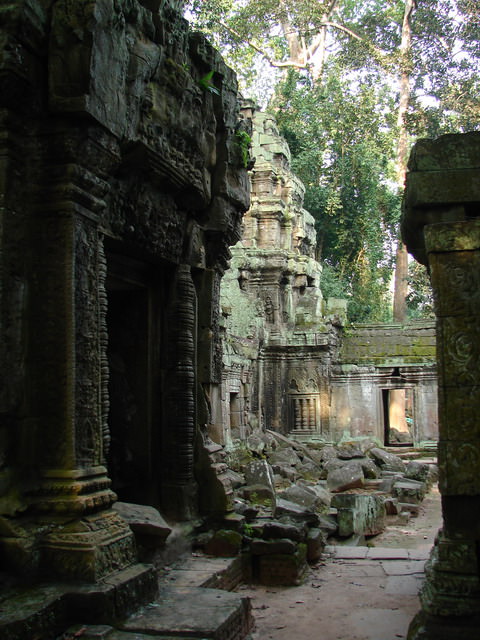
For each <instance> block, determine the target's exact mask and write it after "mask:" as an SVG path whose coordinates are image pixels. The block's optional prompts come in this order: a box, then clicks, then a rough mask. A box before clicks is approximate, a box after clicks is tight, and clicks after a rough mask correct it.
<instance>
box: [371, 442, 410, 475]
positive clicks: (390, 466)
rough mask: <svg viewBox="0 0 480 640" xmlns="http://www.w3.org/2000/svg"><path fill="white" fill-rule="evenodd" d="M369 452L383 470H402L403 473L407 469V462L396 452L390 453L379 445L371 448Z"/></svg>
mask: <svg viewBox="0 0 480 640" xmlns="http://www.w3.org/2000/svg"><path fill="white" fill-rule="evenodd" d="M368 454H369V456H370V457H371V458H373V459H374V460H375V462H376V464H377V465H378V466H379V467H380V468H381V469H382V470H385V471H401V472H402V473H403V472H404V471H405V463H404V462H403V460H402V459H401V458H399V457H398V456H396V455H395V454H394V453H390V452H389V451H385V450H384V449H380V448H379V447H373V448H372V449H370V450H369V452H368Z"/></svg>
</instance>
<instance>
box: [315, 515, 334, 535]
mask: <svg viewBox="0 0 480 640" xmlns="http://www.w3.org/2000/svg"><path fill="white" fill-rule="evenodd" d="M318 528H319V529H321V530H322V531H324V532H325V535H326V536H334V535H335V534H336V532H337V531H338V522H337V518H336V516H335V517H333V516H331V515H320V516H319V517H318Z"/></svg>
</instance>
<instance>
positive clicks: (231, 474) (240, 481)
mask: <svg viewBox="0 0 480 640" xmlns="http://www.w3.org/2000/svg"><path fill="white" fill-rule="evenodd" d="M225 475H226V477H227V478H228V479H229V480H230V484H231V485H232V488H233V489H238V487H241V486H242V485H244V484H245V476H244V475H243V473H238V472H237V471H234V470H233V469H228V470H227V471H226V472H225Z"/></svg>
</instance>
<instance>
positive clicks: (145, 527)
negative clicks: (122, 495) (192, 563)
mask: <svg viewBox="0 0 480 640" xmlns="http://www.w3.org/2000/svg"><path fill="white" fill-rule="evenodd" d="M112 508H113V509H114V510H115V511H116V512H117V513H118V514H119V515H120V516H121V517H122V518H123V520H125V522H126V523H127V524H128V526H129V527H130V529H131V530H132V531H133V533H134V534H135V535H140V536H150V537H153V538H156V539H158V544H163V543H164V542H165V541H166V539H167V538H168V536H169V535H170V533H171V531H172V529H171V527H169V526H168V524H167V523H166V522H165V520H164V519H163V518H162V516H161V514H160V513H159V511H158V510H157V509H155V508H154V507H149V506H146V505H143V504H132V503H130V502H115V504H114V505H113V507H112Z"/></svg>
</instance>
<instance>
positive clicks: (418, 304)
mask: <svg viewBox="0 0 480 640" xmlns="http://www.w3.org/2000/svg"><path fill="white" fill-rule="evenodd" d="M408 289H409V291H408V294H407V310H408V315H409V317H410V318H434V317H435V313H434V310H433V292H432V286H431V284H430V278H429V275H428V273H427V270H426V268H425V267H424V266H423V265H421V264H419V263H418V262H411V263H410V264H409V265H408Z"/></svg>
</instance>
